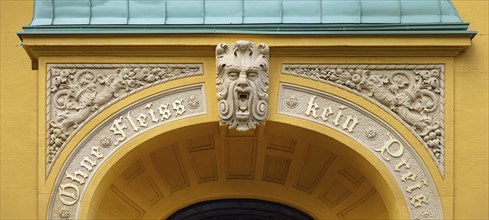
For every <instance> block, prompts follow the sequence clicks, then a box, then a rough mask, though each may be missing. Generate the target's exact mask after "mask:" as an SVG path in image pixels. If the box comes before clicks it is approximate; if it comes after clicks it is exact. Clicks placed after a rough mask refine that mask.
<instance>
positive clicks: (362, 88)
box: [282, 64, 445, 176]
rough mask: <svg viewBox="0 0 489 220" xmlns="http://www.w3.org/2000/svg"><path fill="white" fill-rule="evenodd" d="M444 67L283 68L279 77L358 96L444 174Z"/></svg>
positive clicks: (321, 66)
mask: <svg viewBox="0 0 489 220" xmlns="http://www.w3.org/2000/svg"><path fill="white" fill-rule="evenodd" d="M444 68H445V67H444V65H438V64H416V65H412V64H409V65H408V64H406V65H386V64H382V65H377V64H284V65H282V74H285V75H292V76H298V77H302V78H307V79H311V80H315V81H319V82H322V83H325V84H328V85H331V86H334V87H338V88H341V89H344V90H347V91H349V92H352V93H354V94H357V95H359V96H361V97H363V98H365V99H367V100H368V101H370V102H372V103H374V104H376V105H377V106H379V107H381V108H382V109H384V110H385V111H386V112H387V113H389V114H390V115H392V116H393V117H394V118H396V119H397V120H398V121H399V122H401V123H402V124H404V126H406V127H407V128H408V129H409V130H410V131H411V133H413V134H414V135H415V136H416V137H417V139H418V140H419V141H420V143H422V144H423V146H424V147H425V149H426V150H427V151H428V152H429V154H430V155H431V157H432V159H433V162H434V163H435V165H436V166H437V167H438V170H439V171H440V174H441V175H442V176H444V174H445V171H444V170H445V165H444V164H445V156H444V155H445V137H444V133H445V128H444V121H445V119H444Z"/></svg>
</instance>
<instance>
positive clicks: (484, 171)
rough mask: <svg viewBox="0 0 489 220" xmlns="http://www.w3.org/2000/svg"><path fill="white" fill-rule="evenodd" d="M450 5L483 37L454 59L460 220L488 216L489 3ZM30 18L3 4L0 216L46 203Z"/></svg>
mask: <svg viewBox="0 0 489 220" xmlns="http://www.w3.org/2000/svg"><path fill="white" fill-rule="evenodd" d="M452 2H453V4H454V5H455V7H456V8H457V10H458V12H459V14H460V15H461V17H462V18H463V19H464V20H465V21H467V22H471V26H470V29H471V30H478V31H479V33H478V35H477V36H476V37H475V38H474V39H473V41H472V43H473V45H472V46H471V47H470V48H469V49H468V50H466V51H464V52H462V53H461V54H459V55H458V56H457V57H456V58H455V59H454V63H455V65H454V67H453V68H454V73H455V74H454V80H455V82H454V88H453V94H454V95H453V98H454V109H453V111H452V112H453V113H454V115H453V123H454V128H453V130H452V132H453V134H452V135H451V137H450V134H447V135H449V136H448V137H447V141H453V143H454V149H453V150H454V159H453V163H454V164H453V166H454V168H453V174H447V176H451V175H453V176H454V185H453V194H454V197H453V200H454V201H453V211H450V210H448V212H453V216H454V217H455V218H457V219H487V218H489V211H488V210H489V208H488V207H489V204H488V201H489V197H488V187H489V185H488V179H489V176H488V167H489V164H488V162H489V160H488V154H489V151H488V146H489V139H488V126H489V118H488V113H489V112H488V100H489V96H488V93H489V91H488V89H489V86H488V84H489V77H488V76H489V66H488V65H489V64H488V63H489V61H488V60H489V52H488V51H489V46H488V45H489V31H488V26H489V17H488V14H489V1H487V0H452ZM31 15H32V1H28V0H25V1H21V0H0V19H1V22H0V27H1V31H0V38H1V44H0V49H1V53H0V58H1V64H0V92H1V94H0V98H1V100H0V111H1V114H0V125H1V128H0V132H1V135H0V153H1V154H0V169H1V170H0V189H1V194H0V196H1V199H0V218H1V219H18V218H23V219H35V218H38V217H40V216H41V217H42V216H44V215H43V214H40V213H45V206H43V207H41V206H39V207H38V204H39V203H38V200H43V201H47V199H48V198H47V196H46V195H39V194H38V147H39V146H41V145H40V144H39V142H38V128H39V127H38V126H43V125H38V123H37V121H38V108H37V104H38V98H37V97H38V94H37V92H38V91H39V90H38V82H37V81H38V76H37V74H38V72H37V71H33V70H31V65H30V59H29V58H28V56H27V54H26V53H25V51H24V50H23V49H22V47H19V46H17V44H18V42H19V41H20V40H19V39H18V37H17V36H16V35H15V32H17V31H21V26H22V25H27V24H28V23H29V21H30V19H31ZM406 60H409V58H407V59H406ZM446 89H447V90H450V89H452V88H446ZM448 112H450V111H448ZM447 123H450V122H447ZM447 130H448V131H450V129H447ZM41 152H42V151H41ZM42 153H43V152H42ZM449 199H451V198H449ZM41 203H42V202H41ZM44 203H45V202H44ZM444 204H446V201H444ZM451 207H452V206H451V205H446V206H445V207H444V208H445V209H447V208H448V209H451ZM445 212H447V210H445Z"/></svg>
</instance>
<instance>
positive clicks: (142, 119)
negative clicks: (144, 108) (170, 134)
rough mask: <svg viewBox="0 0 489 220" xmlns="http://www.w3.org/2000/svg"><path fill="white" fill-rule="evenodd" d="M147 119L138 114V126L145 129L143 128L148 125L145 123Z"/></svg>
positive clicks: (145, 116)
mask: <svg viewBox="0 0 489 220" xmlns="http://www.w3.org/2000/svg"><path fill="white" fill-rule="evenodd" d="M147 117H148V116H147V115H145V114H143V113H141V114H139V116H138V118H137V119H136V120H138V122H139V126H141V127H145V128H146V127H148V123H147V122H146V118H147Z"/></svg>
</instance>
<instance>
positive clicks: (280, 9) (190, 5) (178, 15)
mask: <svg viewBox="0 0 489 220" xmlns="http://www.w3.org/2000/svg"><path fill="white" fill-rule="evenodd" d="M468 25H469V24H468V23H465V22H463V21H462V20H461V19H460V17H459V16H458V14H457V12H456V10H455V8H454V7H453V5H452V4H451V2H450V1H449V0H298V1H297V0H296V1H294V0H35V1H34V14H33V19H32V21H31V23H30V25H29V26H26V27H24V32H21V33H19V35H20V36H21V37H22V35H26V34H114V33H121V34H148V33H149V34H151V33H156V34H165V33H170V34H175V33H177V34H192V33H206V34H210V33H227V34H470V35H475V34H476V32H475V31H467V28H468Z"/></svg>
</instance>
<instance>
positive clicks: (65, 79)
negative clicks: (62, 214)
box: [46, 64, 203, 169]
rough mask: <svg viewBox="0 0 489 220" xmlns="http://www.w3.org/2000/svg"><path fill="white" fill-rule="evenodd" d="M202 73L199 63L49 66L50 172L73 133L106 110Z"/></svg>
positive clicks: (48, 137) (47, 150)
mask: <svg viewBox="0 0 489 220" xmlns="http://www.w3.org/2000/svg"><path fill="white" fill-rule="evenodd" d="M202 73H203V71H202V65H200V64H167V65H139V64H127V65H123V64H92V65H91V64H75V65H49V66H48V81H47V143H46V144H47V146H46V163H47V165H48V169H49V167H50V165H51V164H52V163H53V162H54V160H55V159H56V158H57V156H58V154H59V152H60V151H61V149H62V148H63V147H64V146H65V143H66V142H67V140H68V139H69V138H70V137H71V136H72V135H73V134H74V132H75V131H76V130H77V129H79V128H80V127H81V126H82V125H84V123H86V122H87V121H88V120H89V118H91V117H93V116H95V115H96V113H98V112H100V111H101V110H102V109H103V108H105V107H107V106H108V105H110V104H112V103H114V102H116V101H118V100H119V99H120V98H122V97H125V96H127V95H129V94H131V93H134V92H136V91H139V90H141V89H144V88H147V87H150V86H153V85H156V84H159V83H163V82H166V81H170V80H174V79H178V78H183V77H189V76H194V75H200V74H202Z"/></svg>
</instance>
